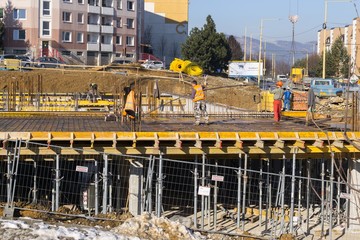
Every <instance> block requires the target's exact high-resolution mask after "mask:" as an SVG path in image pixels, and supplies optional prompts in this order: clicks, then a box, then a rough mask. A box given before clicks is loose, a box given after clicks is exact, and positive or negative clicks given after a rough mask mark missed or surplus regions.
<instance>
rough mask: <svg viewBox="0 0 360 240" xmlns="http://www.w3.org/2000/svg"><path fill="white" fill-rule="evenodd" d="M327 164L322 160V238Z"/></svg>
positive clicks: (322, 233) (322, 232)
mask: <svg viewBox="0 0 360 240" xmlns="http://www.w3.org/2000/svg"><path fill="white" fill-rule="evenodd" d="M324 178H325V163H324V159H321V238H323V237H324V198H325V192H324V191H325V186H324V185H325V181H324V180H325V179H324Z"/></svg>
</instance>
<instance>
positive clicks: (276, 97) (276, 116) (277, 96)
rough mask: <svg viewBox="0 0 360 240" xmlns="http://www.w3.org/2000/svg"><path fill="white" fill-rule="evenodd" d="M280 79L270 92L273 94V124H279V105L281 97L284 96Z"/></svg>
mask: <svg viewBox="0 0 360 240" xmlns="http://www.w3.org/2000/svg"><path fill="white" fill-rule="evenodd" d="M282 86H283V83H282V81H278V82H277V83H276V88H275V89H273V90H271V91H270V92H271V93H273V94H274V103H273V104H274V120H275V124H279V122H280V114H281V109H282V108H281V105H282V102H281V101H282V98H283V96H284V90H283V88H282Z"/></svg>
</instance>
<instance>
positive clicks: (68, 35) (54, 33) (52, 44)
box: [0, 0, 143, 65]
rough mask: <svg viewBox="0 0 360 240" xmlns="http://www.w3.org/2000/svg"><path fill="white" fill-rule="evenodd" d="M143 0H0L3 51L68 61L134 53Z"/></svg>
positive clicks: (108, 58) (92, 61) (85, 61)
mask: <svg viewBox="0 0 360 240" xmlns="http://www.w3.org/2000/svg"><path fill="white" fill-rule="evenodd" d="M142 1H143V0H0V18H3V21H4V23H5V27H6V30H5V38H4V46H5V48H4V52H5V53H15V54H28V55H31V56H32V57H34V58H37V57H40V56H44V55H45V56H53V57H58V58H61V59H63V60H64V61H66V62H68V63H70V64H71V63H73V64H90V65H104V64H108V63H110V62H111V61H112V60H114V59H128V60H131V61H136V60H137V59H138V55H139V53H138V51H137V49H138V45H139V44H138V35H139V33H138V30H139V29H140V28H139V24H140V23H139V22H138V13H139V12H143V10H141V8H142V6H143V4H142V3H141V2H142Z"/></svg>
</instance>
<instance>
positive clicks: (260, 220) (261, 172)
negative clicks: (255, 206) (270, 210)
mask: <svg viewBox="0 0 360 240" xmlns="http://www.w3.org/2000/svg"><path fill="white" fill-rule="evenodd" d="M262 186H263V160H262V159H260V177H259V228H260V227H261V225H262V194H263V191H262Z"/></svg>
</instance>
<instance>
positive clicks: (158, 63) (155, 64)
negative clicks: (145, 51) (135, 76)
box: [141, 60, 164, 69]
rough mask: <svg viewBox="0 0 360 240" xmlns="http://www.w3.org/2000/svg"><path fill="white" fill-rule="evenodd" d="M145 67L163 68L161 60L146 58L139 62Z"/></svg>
mask: <svg viewBox="0 0 360 240" xmlns="http://www.w3.org/2000/svg"><path fill="white" fill-rule="evenodd" d="M141 66H143V67H144V68H146V69H164V63H163V62H162V61H153V60H147V61H146V62H144V63H143V64H141Z"/></svg>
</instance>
